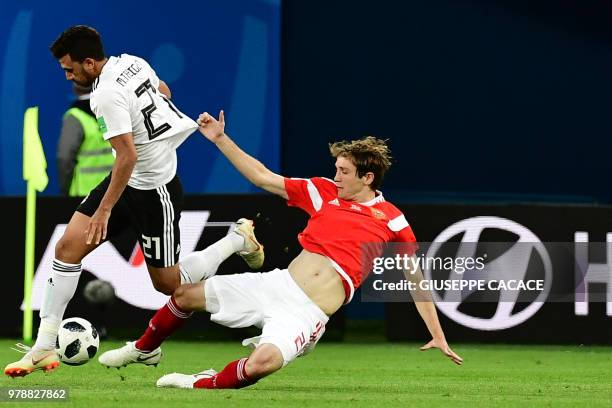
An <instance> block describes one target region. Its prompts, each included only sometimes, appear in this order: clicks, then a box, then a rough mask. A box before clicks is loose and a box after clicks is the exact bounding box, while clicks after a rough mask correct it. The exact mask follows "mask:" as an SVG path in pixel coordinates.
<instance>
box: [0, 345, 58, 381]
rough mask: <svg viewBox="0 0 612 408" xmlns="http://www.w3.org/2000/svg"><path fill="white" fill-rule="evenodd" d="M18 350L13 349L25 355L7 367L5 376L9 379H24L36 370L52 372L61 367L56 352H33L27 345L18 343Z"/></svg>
mask: <svg viewBox="0 0 612 408" xmlns="http://www.w3.org/2000/svg"><path fill="white" fill-rule="evenodd" d="M16 346H17V347H18V349H13V350H15V351H18V352H20V353H24V354H25V355H24V356H23V357H22V358H21V359H20V360H19V361H15V362H14V363H11V364H9V365H7V366H6V367H5V368H4V374H6V375H8V376H9V377H24V376H26V375H28V374H31V373H32V372H33V371H36V370H43V371H44V372H50V371H53V370H55V369H56V368H57V367H59V365H60V362H59V356H58V354H57V352H56V351H55V350H33V349H32V348H30V347H28V346H26V345H25V344H21V343H17V344H16Z"/></svg>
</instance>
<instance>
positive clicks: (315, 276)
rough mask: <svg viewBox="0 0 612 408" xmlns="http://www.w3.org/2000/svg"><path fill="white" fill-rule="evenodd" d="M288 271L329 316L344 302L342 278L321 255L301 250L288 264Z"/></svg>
mask: <svg viewBox="0 0 612 408" xmlns="http://www.w3.org/2000/svg"><path fill="white" fill-rule="evenodd" d="M289 273H290V274H291V277H293V280H295V282H296V283H297V284H298V286H299V287H300V288H302V290H303V291H304V293H306V295H307V296H308V297H309V298H310V299H311V300H312V301H313V302H314V303H315V304H316V305H317V306H319V308H320V309H321V310H322V311H323V312H324V313H325V314H326V315H328V316H331V315H332V314H334V313H335V312H336V310H338V309H339V308H340V306H342V304H343V303H344V296H345V294H344V287H343V286H342V280H341V278H340V276H339V275H338V273H337V272H336V270H335V269H334V267H333V266H332V264H331V262H330V261H329V259H327V258H326V257H324V256H323V255H319V254H315V253H312V252H308V251H307V250H305V249H304V250H302V252H300V254H299V255H298V256H297V257H296V258H295V259H294V260H293V261H292V262H291V263H290V264H289Z"/></svg>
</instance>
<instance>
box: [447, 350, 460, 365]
mask: <svg viewBox="0 0 612 408" xmlns="http://www.w3.org/2000/svg"><path fill="white" fill-rule="evenodd" d="M444 354H446V355H447V356H449V357H450V359H451V360H453V362H454V363H455V364H457V365H461V363H463V359H462V358H461V357H459V356H458V355H457V353H455V352H454V351H453V350H451V349H450V347H448V348H447V349H446V350H445V352H444Z"/></svg>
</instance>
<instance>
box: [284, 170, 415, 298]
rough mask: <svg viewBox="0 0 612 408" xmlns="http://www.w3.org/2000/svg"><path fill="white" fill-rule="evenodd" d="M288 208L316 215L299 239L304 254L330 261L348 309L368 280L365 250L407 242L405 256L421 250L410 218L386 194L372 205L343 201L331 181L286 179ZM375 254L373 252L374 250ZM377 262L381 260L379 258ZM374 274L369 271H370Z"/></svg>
mask: <svg viewBox="0 0 612 408" xmlns="http://www.w3.org/2000/svg"><path fill="white" fill-rule="evenodd" d="M285 190H286V191H287V195H288V196H289V199H288V200H287V204H288V205H290V206H295V207H299V208H301V209H303V210H304V211H306V212H307V213H308V215H310V220H308V225H306V228H305V229H304V230H303V231H302V232H301V233H300V234H299V235H298V240H299V241H300V244H301V245H302V247H303V248H304V249H306V250H307V251H310V252H314V253H317V254H320V255H323V256H326V257H327V258H328V259H329V260H330V261H331V263H332V265H333V266H334V268H335V269H336V271H338V273H339V274H340V276H341V277H342V281H343V284H344V290H345V293H346V303H348V302H350V300H351V299H352V298H353V294H354V292H355V289H356V288H358V287H359V286H360V285H361V283H362V281H363V279H365V277H367V276H362V275H363V271H366V269H365V268H364V267H363V266H364V265H363V262H364V259H370V258H371V255H370V256H365V257H364V254H363V253H362V248H363V247H362V244H366V243H367V244H370V243H380V244H382V243H385V242H404V243H408V244H410V245H408V246H407V248H406V249H405V252H407V253H408V254H409V255H412V254H413V253H414V251H415V250H416V238H415V236H414V233H413V232H412V228H410V225H409V224H408V221H406V218H405V217H404V214H402V212H401V211H400V210H399V209H398V208H397V207H395V206H394V205H393V204H391V203H389V202H388V201H385V198H384V197H383V195H382V193H381V192H380V191H377V192H376V197H375V198H374V199H373V200H371V201H369V202H367V203H356V202H352V201H345V200H342V199H340V198H338V188H337V187H336V184H335V183H334V182H333V181H332V180H330V179H327V178H322V177H314V178H311V179H297V178H285ZM369 248H371V246H369ZM375 256H377V255H375ZM367 271H369V267H368V269H367Z"/></svg>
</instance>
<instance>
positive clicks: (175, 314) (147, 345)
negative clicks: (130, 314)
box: [136, 296, 193, 351]
mask: <svg viewBox="0 0 612 408" xmlns="http://www.w3.org/2000/svg"><path fill="white" fill-rule="evenodd" d="M192 314H193V313H189V312H185V311H183V310H181V308H180V307H179V306H178V305H177V303H176V300H174V296H173V297H171V298H170V300H169V301H168V303H166V304H165V305H164V307H162V308H161V309H159V310H158V311H157V313H155V316H153V318H152V319H151V321H149V327H147V330H145V332H144V334H143V335H142V337H140V339H138V341H137V342H136V348H137V349H138V350H141V351H152V350H155V349H156V348H158V347H159V345H160V344H162V342H163V341H164V340H165V339H166V337H168V336H169V335H171V334H172V333H174V332H175V331H176V330H178V329H179V328H180V327H181V326H182V325H183V323H185V320H186V319H187V318H188V317H189V316H191V315H192Z"/></svg>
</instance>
